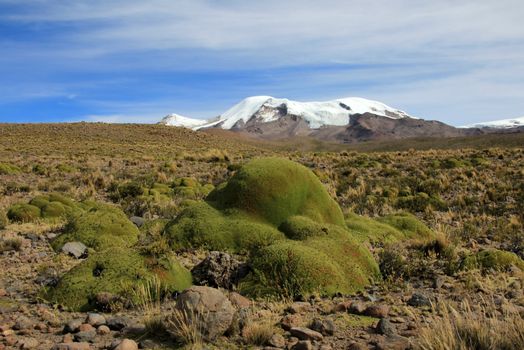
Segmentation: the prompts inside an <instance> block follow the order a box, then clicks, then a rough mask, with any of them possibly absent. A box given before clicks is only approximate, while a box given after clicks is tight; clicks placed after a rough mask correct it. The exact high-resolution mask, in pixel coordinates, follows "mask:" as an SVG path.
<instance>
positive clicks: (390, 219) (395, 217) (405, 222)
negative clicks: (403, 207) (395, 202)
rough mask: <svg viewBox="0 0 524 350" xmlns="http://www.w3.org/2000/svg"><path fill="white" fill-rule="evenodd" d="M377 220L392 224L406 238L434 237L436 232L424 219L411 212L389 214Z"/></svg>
mask: <svg viewBox="0 0 524 350" xmlns="http://www.w3.org/2000/svg"><path fill="white" fill-rule="evenodd" d="M377 221H379V222H381V223H384V224H387V225H391V226H393V227H394V228H396V229H397V230H399V231H400V232H401V233H402V236H403V237H404V238H406V239H422V240H423V239H432V238H434V237H435V233H434V232H433V231H431V230H430V229H429V227H427V226H426V225H425V224H424V223H423V222H422V221H420V220H419V219H417V217H416V216H414V215H413V214H410V213H406V212H401V213H397V214H392V215H387V216H384V217H383V218H379V219H377Z"/></svg>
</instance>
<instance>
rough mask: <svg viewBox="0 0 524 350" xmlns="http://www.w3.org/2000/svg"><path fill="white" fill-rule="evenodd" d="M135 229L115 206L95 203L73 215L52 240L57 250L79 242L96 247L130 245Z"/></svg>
mask: <svg viewBox="0 0 524 350" xmlns="http://www.w3.org/2000/svg"><path fill="white" fill-rule="evenodd" d="M138 235H139V231H138V228H137V227H136V226H135V225H134V224H133V223H132V222H131V221H129V219H128V218H127V216H126V215H125V214H124V212H123V211H122V210H120V209H118V208H117V207H115V206H112V205H108V204H102V203H94V204H90V205H89V206H87V208H86V209H85V210H82V211H79V212H77V213H75V214H73V215H72V216H71V217H70V218H69V221H68V223H67V225H66V228H65V232H64V233H63V234H61V235H60V236H58V237H57V238H56V239H55V240H54V241H53V244H52V245H53V247H54V248H55V249H60V248H61V247H62V246H63V245H64V244H65V243H67V242H71V241H80V242H82V243H84V244H85V245H86V246H88V247H90V248H93V249H95V250H103V249H106V248H109V247H130V246H132V245H133V244H135V243H136V242H137V241H138Z"/></svg>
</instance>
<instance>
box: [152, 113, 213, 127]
mask: <svg viewBox="0 0 524 350" xmlns="http://www.w3.org/2000/svg"><path fill="white" fill-rule="evenodd" d="M207 122H208V121H207V120H202V119H195V118H188V117H184V116H182V115H179V114H175V113H172V114H168V115H166V116H165V117H164V118H163V119H162V120H161V121H160V122H159V124H164V125H170V126H182V127H184V128H189V129H193V128H196V127H198V126H201V125H204V124H206V123H207Z"/></svg>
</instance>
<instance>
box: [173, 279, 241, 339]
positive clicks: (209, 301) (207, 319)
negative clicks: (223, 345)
mask: <svg viewBox="0 0 524 350" xmlns="http://www.w3.org/2000/svg"><path fill="white" fill-rule="evenodd" d="M175 307H176V309H177V310H180V311H182V312H185V313H186V315H188V318H189V319H191V320H192V321H195V319H197V320H198V322H201V323H202V324H201V326H200V327H199V329H201V330H202V331H201V333H202V336H203V338H204V339H205V340H206V341H213V340H214V339H216V338H217V337H218V336H221V335H222V334H224V333H225V332H226V330H227V329H228V328H229V327H230V326H231V324H232V322H233V316H234V314H235V308H234V307H233V305H231V302H230V301H229V299H228V298H227V297H226V296H225V295H224V293H222V292H221V291H219V290H218V289H214V288H210V287H203V286H193V287H191V288H188V289H186V290H185V291H184V292H182V294H180V295H179V296H178V298H177V301H176V306H175ZM170 318H171V322H176V318H175V317H170Z"/></svg>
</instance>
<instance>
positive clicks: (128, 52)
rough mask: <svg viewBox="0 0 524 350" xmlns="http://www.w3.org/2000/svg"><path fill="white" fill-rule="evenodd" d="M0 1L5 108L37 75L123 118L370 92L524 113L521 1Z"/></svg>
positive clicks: (438, 107) (431, 105)
mask: <svg viewBox="0 0 524 350" xmlns="http://www.w3.org/2000/svg"><path fill="white" fill-rule="evenodd" d="M0 10H3V11H0V25H2V26H3V27H5V28H8V29H9V31H8V32H7V33H6V34H3V35H2V36H1V37H0V44H1V45H2V47H3V48H5V50H3V51H4V52H6V53H5V54H3V55H2V56H0V83H2V84H0V86H1V85H4V86H14V87H15V88H14V89H11V91H13V92H12V93H9V94H6V95H3V96H4V97H2V96H0V106H1V105H2V104H6V103H12V101H13V99H14V98H15V97H16V96H19V97H20V99H21V100H23V99H31V98H32V97H31V93H32V91H35V90H34V87H35V86H37V85H38V86H48V87H49V91H50V92H51V93H52V92H53V91H56V93H57V94H61V95H64V96H71V95H75V96H76V98H75V100H77V101H78V106H79V108H80V107H82V108H83V109H84V110H83V112H85V113H83V114H82V115H91V114H93V115H100V114H102V115H106V114H107V115H111V116H115V115H116V116H117V119H118V120H135V119H136V118H138V120H139V118H144V119H145V118H152V116H153V115H155V114H156V113H159V115H158V116H157V119H160V118H161V117H162V116H163V115H164V114H167V113H169V112H172V111H173V112H179V113H185V114H189V115H191V114H193V115H196V114H198V116H201V117H207V116H213V115H216V114H218V113H220V112H222V110H223V109H224V108H226V107H227V106H228V104H230V103H233V102H235V101H236V100H238V99H240V98H242V97H244V96H246V95H251V94H278V95H279V96H284V97H290V98H297V99H302V100H305V99H324V98H333V97H341V96H347V95H360V96H363V97H369V98H376V99H381V100H384V102H386V103H388V104H391V105H394V106H396V107H400V108H403V109H405V110H407V111H408V112H411V113H412V114H417V115H420V116H421V117H427V118H439V119H442V120H444V121H447V122H450V123H453V124H464V123H470V122H475V121H480V120H484V119H486V118H498V117H511V116H513V115H514V114H516V115H520V114H524V98H523V97H524V96H523V94H524V93H523V92H522V91H524V67H523V64H522V63H521V62H524V26H522V24H521V21H522V19H521V16H522V13H524V2H522V1H520V0H518V1H517V0H500V1H491V0H477V1H472V0H465V1H460V2H457V1H451V0H444V1H431V2H430V1H416V0H393V1H388V0H374V1H369V0H368V1H364V0H353V1H343V0H326V1H322V2H319V1H298V0H293V1H285V2H283V1H276V0H269V1H263V2H243V1H233V0H231V1H203V0H191V1H189V0H187V1H183V0H180V1H172V0H150V1H137V0H126V1H124V0H113V1H102V0H90V1H87V0H77V1H67V0H53V1H51V0H39V1H8V0H0ZM98 81H100V84H98V83H97V82H98ZM108 81H109V82H108ZM111 81H112V82H113V83H111ZM97 87H98V91H97ZM38 91H41V90H38ZM5 96H7V97H5ZM9 96H11V97H9ZM22 97H23V98H22ZM104 100H105V101H106V103H105V104H104V103H100V101H104ZM203 100H204V101H203ZM94 101H95V102H94ZM96 101H98V102H96ZM117 108H122V110H116V109H117ZM164 108H165V110H164ZM137 110H139V112H137ZM9 111H10V110H8V112H9ZM71 112H72V111H68V112H67V113H66V114H67V115H70V113H71ZM2 113H5V112H3V111H2V109H1V107H0V120H1V118H2ZM204 113H209V115H202V114H204ZM76 115H78V112H77V114H76ZM128 116H134V117H128ZM66 117H67V116H66Z"/></svg>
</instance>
